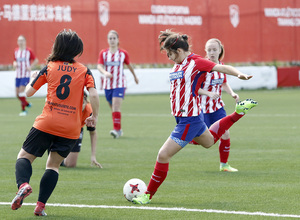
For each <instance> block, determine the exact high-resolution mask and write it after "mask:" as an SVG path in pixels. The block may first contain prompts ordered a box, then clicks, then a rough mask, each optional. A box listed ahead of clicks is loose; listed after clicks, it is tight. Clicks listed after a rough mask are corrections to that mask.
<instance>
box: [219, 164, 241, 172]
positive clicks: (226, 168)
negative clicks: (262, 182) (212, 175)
mask: <svg viewBox="0 0 300 220" xmlns="http://www.w3.org/2000/svg"><path fill="white" fill-rule="evenodd" d="M220 171H221V172H238V169H235V168H233V167H231V166H230V165H229V164H228V163H226V164H225V165H223V164H220Z"/></svg>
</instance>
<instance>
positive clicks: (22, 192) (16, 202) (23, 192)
mask: <svg viewBox="0 0 300 220" xmlns="http://www.w3.org/2000/svg"><path fill="white" fill-rule="evenodd" d="M30 193H32V188H31V186H30V185H29V184H28V183H23V184H22V185H21V186H20V188H19V191H18V192H17V195H16V196H15V198H14V199H13V200H12V202H11V209H12V210H17V209H18V208H20V207H21V206H22V204H23V200H24V199H25V198H26V197H27V196H29V195H30Z"/></svg>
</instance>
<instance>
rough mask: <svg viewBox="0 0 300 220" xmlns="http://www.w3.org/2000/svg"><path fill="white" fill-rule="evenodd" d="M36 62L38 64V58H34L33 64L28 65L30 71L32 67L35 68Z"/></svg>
mask: <svg viewBox="0 0 300 220" xmlns="http://www.w3.org/2000/svg"><path fill="white" fill-rule="evenodd" d="M38 62H39V59H38V58H35V59H34V60H33V62H32V63H31V64H30V70H32V69H33V67H35V66H36V65H37V64H38Z"/></svg>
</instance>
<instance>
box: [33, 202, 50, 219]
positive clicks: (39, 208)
mask: <svg viewBox="0 0 300 220" xmlns="http://www.w3.org/2000/svg"><path fill="white" fill-rule="evenodd" d="M34 214H35V215H36V216H47V214H46V212H45V204H44V203H42V202H37V203H36V207H35V209H34Z"/></svg>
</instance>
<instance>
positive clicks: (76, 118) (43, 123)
mask: <svg viewBox="0 0 300 220" xmlns="http://www.w3.org/2000/svg"><path fill="white" fill-rule="evenodd" d="M45 83H48V90H47V101H46V103H45V106H44V109H43V112H42V114H41V115H39V116H38V117H37V118H36V119H35V122H34V124H33V127H35V128H36V129H38V130H41V131H43V132H46V133H49V134H53V135H56V136H60V137H65V138H69V139H78V138H79V135H80V128H81V121H82V120H81V116H82V103H83V89H84V87H86V88H95V81H94V78H93V75H92V72H91V71H90V70H89V69H88V68H87V67H85V66H84V65H82V64H81V63H78V62H75V63H67V62H62V61H56V62H49V63H48V65H47V66H46V67H44V68H43V69H42V70H41V71H40V73H39V75H38V76H37V77H36V79H35V80H34V81H33V82H32V83H31V86H32V87H33V88H34V89H36V90H38V89H39V88H40V87H41V86H42V85H44V84H45Z"/></svg>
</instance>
